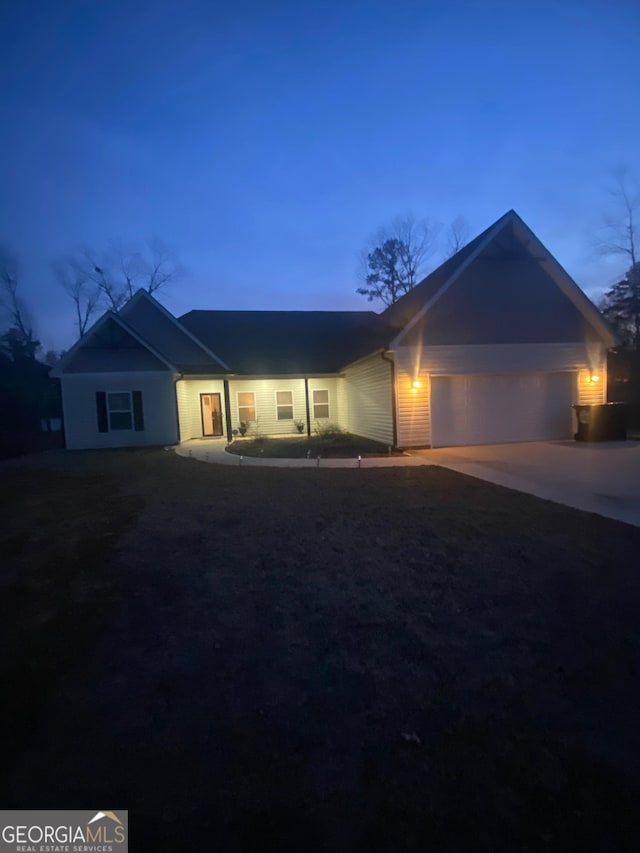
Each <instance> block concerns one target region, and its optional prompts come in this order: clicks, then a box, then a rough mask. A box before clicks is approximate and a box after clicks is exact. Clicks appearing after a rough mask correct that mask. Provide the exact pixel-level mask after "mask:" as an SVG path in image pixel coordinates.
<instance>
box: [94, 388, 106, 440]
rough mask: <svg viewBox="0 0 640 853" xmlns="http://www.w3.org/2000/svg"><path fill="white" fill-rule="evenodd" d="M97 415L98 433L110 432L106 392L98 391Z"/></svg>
mask: <svg viewBox="0 0 640 853" xmlns="http://www.w3.org/2000/svg"><path fill="white" fill-rule="evenodd" d="M96 413H97V415H98V432H109V419H108V417H107V395H106V394H105V393H104V391H96Z"/></svg>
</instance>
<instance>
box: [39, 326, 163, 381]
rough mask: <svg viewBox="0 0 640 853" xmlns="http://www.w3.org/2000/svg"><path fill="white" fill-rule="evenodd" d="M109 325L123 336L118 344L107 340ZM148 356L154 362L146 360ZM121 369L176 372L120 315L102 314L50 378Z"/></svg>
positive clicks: (109, 336)
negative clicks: (122, 362) (76, 364)
mask: <svg viewBox="0 0 640 853" xmlns="http://www.w3.org/2000/svg"><path fill="white" fill-rule="evenodd" d="M110 325H112V326H115V327H117V328H118V329H119V330H120V331H121V332H122V333H123V336H122V337H121V340H120V341H119V342H113V341H112V340H110V338H112V336H111V335H108V329H109V326H110ZM101 336H102V337H101ZM112 344H115V345H112ZM123 344H124V346H123ZM123 353H124V356H123ZM149 356H150V357H151V358H152V359H153V361H150V360H149ZM121 357H122V358H121ZM78 358H81V359H82V363H81V364H80V365H79V366H78V369H77V370H76V369H75V368H74V364H75V362H76V361H77V360H78ZM123 359H124V362H125V363H124V364H121V363H120V361H122V360H123ZM121 369H127V370H154V369H155V370H158V369H164V370H173V371H174V372H175V371H176V367H175V366H174V365H173V364H172V363H171V362H170V361H168V360H167V359H166V358H165V356H164V355H163V354H162V353H161V352H158V350H157V349H155V347H154V346H152V345H151V344H150V343H149V342H148V341H145V340H144V339H143V338H142V337H141V336H140V335H139V334H138V333H137V332H136V330H135V329H132V328H131V327H130V326H129V325H128V324H127V323H126V322H125V321H124V320H123V319H122V317H120V315H119V314H116V313H115V312H113V311H105V313H104V314H103V315H102V317H100V318H99V319H98V320H96V322H95V323H94V324H93V325H92V326H91V327H90V328H89V329H88V330H87V331H86V332H85V333H84V335H83V336H82V337H81V338H80V339H79V340H77V341H76V342H75V344H74V345H73V346H72V347H71V349H69V350H68V351H67V352H66V353H65V354H64V355H63V357H62V358H61V359H60V361H59V362H58V364H57V365H56V366H55V368H54V369H53V370H52V371H51V376H53V377H56V378H59V377H60V376H61V375H62V374H64V373H75V372H79V373H84V372H87V373H94V372H96V373H104V372H117V371H118V370H121Z"/></svg>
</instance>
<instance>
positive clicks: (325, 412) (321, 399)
mask: <svg viewBox="0 0 640 853" xmlns="http://www.w3.org/2000/svg"><path fill="white" fill-rule="evenodd" d="M328 417H329V392H328V391H320V390H317V391H316V390H314V392H313V419H314V420H319V419H320V418H328Z"/></svg>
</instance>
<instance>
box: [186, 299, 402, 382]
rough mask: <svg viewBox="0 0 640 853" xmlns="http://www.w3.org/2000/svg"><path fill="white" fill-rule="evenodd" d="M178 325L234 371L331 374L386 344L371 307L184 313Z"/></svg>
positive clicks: (382, 327) (381, 325)
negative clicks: (330, 309)
mask: <svg viewBox="0 0 640 853" xmlns="http://www.w3.org/2000/svg"><path fill="white" fill-rule="evenodd" d="M179 321H180V323H181V324H182V325H183V326H184V327H185V328H186V329H188V330H189V331H190V332H191V333H192V334H193V335H195V336H196V337H197V338H198V339H199V340H201V341H202V343H203V344H204V345H205V346H206V347H208V348H209V349H211V350H212V351H213V352H215V353H216V355H217V356H218V357H219V358H221V359H223V360H224V361H225V362H226V363H227V364H228V365H229V367H230V368H231V370H232V371H233V372H234V373H244V374H255V375H266V374H289V375H292V374H300V375H304V374H310V373H335V372H337V371H338V370H340V368H342V367H344V366H345V365H347V364H349V363H350V362H352V361H356V360H357V359H358V358H362V357H363V356H366V355H368V354H369V353H372V352H375V351H376V350H377V349H381V348H382V347H384V346H386V344H387V343H388V340H389V337H390V333H389V329H388V327H387V325H386V323H385V322H384V320H382V319H381V317H380V316H379V315H378V314H375V313H374V312H373V311H189V313H188V314H184V315H183V316H182V317H180V318H179Z"/></svg>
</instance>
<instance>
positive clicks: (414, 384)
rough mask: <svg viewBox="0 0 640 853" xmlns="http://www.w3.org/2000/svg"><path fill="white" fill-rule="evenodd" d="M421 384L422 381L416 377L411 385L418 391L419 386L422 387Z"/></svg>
mask: <svg viewBox="0 0 640 853" xmlns="http://www.w3.org/2000/svg"><path fill="white" fill-rule="evenodd" d="M420 385H421V382H420V381H419V380H418V379H414V380H413V382H412V383H411V387H412V388H413V390H414V391H417V390H418V388H419V387H420Z"/></svg>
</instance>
